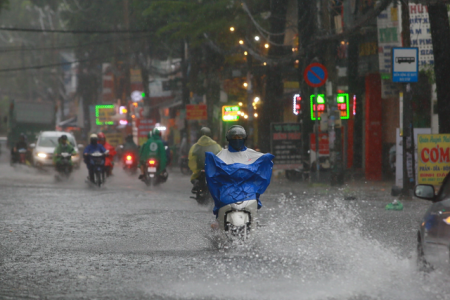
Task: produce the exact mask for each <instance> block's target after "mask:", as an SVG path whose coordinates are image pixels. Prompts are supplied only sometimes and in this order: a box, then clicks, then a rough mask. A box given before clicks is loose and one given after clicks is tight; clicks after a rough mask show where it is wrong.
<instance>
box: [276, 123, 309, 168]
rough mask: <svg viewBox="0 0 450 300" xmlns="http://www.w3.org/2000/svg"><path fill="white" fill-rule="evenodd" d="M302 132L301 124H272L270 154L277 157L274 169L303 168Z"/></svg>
mask: <svg viewBox="0 0 450 300" xmlns="http://www.w3.org/2000/svg"><path fill="white" fill-rule="evenodd" d="M301 132H302V127H301V125H300V123H271V124H270V146H271V151H270V152H271V153H272V154H273V155H275V158H274V160H273V163H274V166H273V168H274V169H282V170H292V169H296V168H301V167H302V166H303V164H302V156H301V151H302V139H301V137H302V133H301Z"/></svg>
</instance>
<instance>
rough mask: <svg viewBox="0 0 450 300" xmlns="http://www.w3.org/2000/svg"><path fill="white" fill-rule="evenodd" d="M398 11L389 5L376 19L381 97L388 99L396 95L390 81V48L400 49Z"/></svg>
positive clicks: (396, 89) (395, 87) (394, 87)
mask: <svg viewBox="0 0 450 300" xmlns="http://www.w3.org/2000/svg"><path fill="white" fill-rule="evenodd" d="M399 16H400V9H399V6H397V7H394V5H393V4H390V5H389V6H388V7H387V8H386V10H384V11H382V12H381V13H380V14H379V15H378V17H377V27H378V63H379V69H380V74H381V79H382V80H381V97H382V98H390V97H396V96H397V95H398V87H397V85H396V84H395V83H393V82H392V81H391V73H392V60H391V56H392V52H391V50H392V48H395V47H401V46H402V43H401V38H400V26H399V25H400V23H399V19H400V18H399Z"/></svg>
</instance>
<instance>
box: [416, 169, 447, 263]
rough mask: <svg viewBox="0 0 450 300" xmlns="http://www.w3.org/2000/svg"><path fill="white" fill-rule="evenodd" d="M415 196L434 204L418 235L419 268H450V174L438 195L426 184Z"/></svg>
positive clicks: (426, 215) (419, 188)
mask: <svg viewBox="0 0 450 300" xmlns="http://www.w3.org/2000/svg"><path fill="white" fill-rule="evenodd" d="M414 195H415V196H416V197H418V198H421V199H425V200H429V201H431V202H432V204H431V206H430V207H429V208H428V210H427V212H426V213H425V216H424V217H423V220H422V223H421V224H420V229H419V231H418V233H417V258H418V263H419V267H421V268H429V267H431V266H433V267H440V266H448V264H449V263H450V173H449V174H447V176H446V177H445V179H444V181H443V182H442V186H441V188H440V189H439V193H438V194H437V195H436V194H435V190H434V186H432V185H426V184H420V185H417V186H416V187H415V189H414Z"/></svg>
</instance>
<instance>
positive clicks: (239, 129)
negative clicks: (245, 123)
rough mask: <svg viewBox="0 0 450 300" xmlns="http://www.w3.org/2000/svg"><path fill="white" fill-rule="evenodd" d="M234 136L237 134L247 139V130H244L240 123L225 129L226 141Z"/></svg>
mask: <svg viewBox="0 0 450 300" xmlns="http://www.w3.org/2000/svg"><path fill="white" fill-rule="evenodd" d="M234 136H238V137H240V138H242V139H244V140H245V139H247V132H246V131H245V129H244V127H242V126H241V125H233V126H231V127H230V129H228V131H227V135H226V138H227V141H229V140H231V139H232V137H234Z"/></svg>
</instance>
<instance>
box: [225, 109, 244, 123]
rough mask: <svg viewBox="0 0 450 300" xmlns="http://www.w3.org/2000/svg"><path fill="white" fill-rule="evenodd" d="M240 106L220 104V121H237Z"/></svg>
mask: <svg viewBox="0 0 450 300" xmlns="http://www.w3.org/2000/svg"><path fill="white" fill-rule="evenodd" d="M240 110H241V108H240V107H239V106H237V105H235V106H222V121H224V122H236V121H239V114H240Z"/></svg>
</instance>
